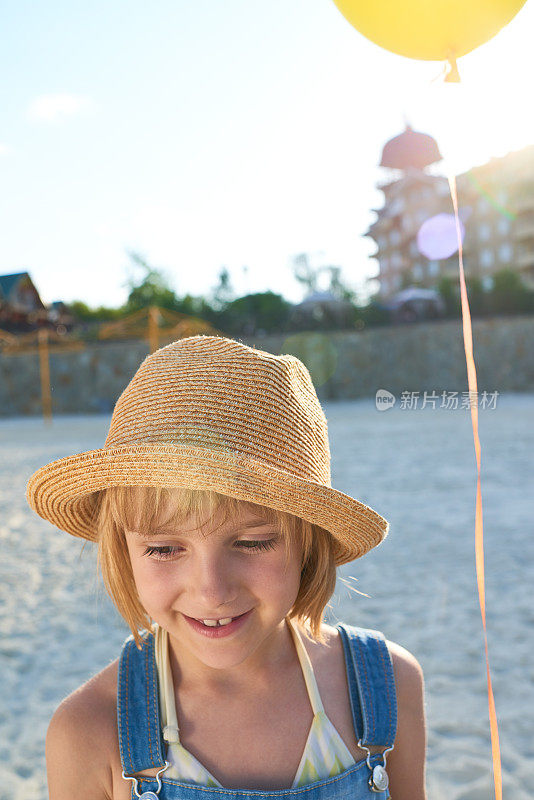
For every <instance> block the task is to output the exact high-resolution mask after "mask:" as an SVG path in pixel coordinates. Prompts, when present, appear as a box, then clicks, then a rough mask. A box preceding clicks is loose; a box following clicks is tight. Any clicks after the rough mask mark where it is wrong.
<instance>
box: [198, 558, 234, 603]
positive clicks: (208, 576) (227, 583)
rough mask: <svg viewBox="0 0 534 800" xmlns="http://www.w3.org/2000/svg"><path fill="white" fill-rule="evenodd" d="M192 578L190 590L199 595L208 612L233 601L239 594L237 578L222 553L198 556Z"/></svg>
mask: <svg viewBox="0 0 534 800" xmlns="http://www.w3.org/2000/svg"><path fill="white" fill-rule="evenodd" d="M190 579H191V583H190V590H191V591H192V593H193V594H196V595H197V597H198V604H199V605H200V606H203V607H204V608H205V611H207V612H209V611H212V612H213V611H215V610H216V609H218V608H219V606H223V605H226V604H229V603H231V602H233V600H234V599H235V597H236V595H237V592H236V587H235V580H234V578H233V576H232V575H231V573H230V570H229V568H228V565H227V564H225V563H224V559H223V558H221V556H220V555H219V556H217V554H203V555H202V556H198V557H197V559H196V560H195V566H194V568H193V569H192V571H191V575H190Z"/></svg>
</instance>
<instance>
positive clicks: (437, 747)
mask: <svg viewBox="0 0 534 800" xmlns="http://www.w3.org/2000/svg"><path fill="white" fill-rule="evenodd" d="M324 409H325V412H326V415H327V418H328V422H329V433H330V441H331V451H332V483H333V485H334V486H335V487H336V488H338V489H340V490H342V491H344V492H347V493H348V494H351V495H353V496H355V497H359V498H360V499H361V500H363V501H364V502H367V503H368V504H369V505H371V506H372V507H373V508H375V509H376V510H377V511H379V512H380V513H382V514H383V515H384V516H385V517H386V518H388V519H389V520H390V523H391V530H390V535H389V537H388V539H387V540H386V541H385V542H384V543H383V544H382V545H380V546H379V547H378V548H376V549H375V550H374V551H372V552H371V553H370V554H368V555H367V556H365V557H364V558H362V559H360V560H359V561H356V562H353V563H352V564H349V565H346V566H345V567H342V568H341V569H340V571H339V578H340V579H339V581H338V586H337V591H336V595H335V597H334V598H333V600H332V607H331V609H330V611H329V613H328V621H329V622H335V621H337V620H338V619H341V620H344V621H346V622H349V623H353V624H358V625H363V626H366V627H373V628H377V629H379V630H382V631H383V632H384V634H385V635H386V636H387V637H388V638H389V639H391V640H394V641H397V642H399V643H400V644H402V645H403V646H404V647H406V648H407V649H408V650H411V651H412V652H413V653H414V655H415V656H416V657H417V659H418V660H419V661H420V663H421V665H422V667H423V669H424V673H425V679H426V709H427V721H428V758H427V785H428V796H429V798H431V800H468V798H469V800H488V799H489V798H491V797H492V796H493V780H492V767H491V751H490V735H489V723H488V706H487V694H486V692H487V689H486V671H485V660H484V642H483V631H482V622H481V616H480V610H479V606H478V597H477V591H476V579H475V566H474V512H475V490H476V463H475V456H474V447H473V438H472V432H471V422H470V415H469V412H468V411H467V410H465V409H464V410H445V409H436V410H433V409H431V408H426V409H424V410H415V411H408V410H402V409H399V408H394V409H392V410H390V411H387V412H382V413H379V412H377V411H376V409H375V405H374V402H372V401H369V400H363V401H353V402H331V403H325V404H324ZM533 412H534V396H532V395H506V396H500V397H499V398H498V402H497V408H496V409H494V410H490V409H486V410H480V435H481V443H482V497H483V508H484V535H485V565H486V592H487V598H486V601H487V624H488V639H489V653H490V664H491V669H492V677H493V686H494V693H495V702H496V707H497V714H498V721H499V734H500V743H501V753H502V764H503V782H504V798H505V799H506V798H510V800H511V798H513V799H514V800H527V798H532V797H533V796H534V769H533V766H534V735H533V734H534V722H533V709H534V667H533V657H532V656H533V653H534V647H533V645H534V641H533V635H532V630H533V626H532V623H533V622H534V610H533V604H532V589H530V590H529V589H528V587H529V586H530V587H532V586H533V585H534V558H533V556H534V536H533V532H534V531H533V523H532V506H533V499H532V498H533V494H534V493H533V489H534V484H533V480H532V473H533V470H532V455H531V454H532V452H533V451H534V426H533V425H532V420H533V418H534V414H533ZM108 425H109V417H108V416H93V417H90V416H82V417H74V416H68V417H59V418H57V419H55V420H54V422H53V424H52V425H51V426H45V424H44V423H43V421H42V420H41V419H38V418H36V419H11V420H1V421H0V454H1V464H2V467H1V470H2V472H1V481H0V540H1V553H2V558H1V562H0V606H1V616H0V642H1V643H0V686H1V696H2V699H1V701H0V760H1V763H2V767H3V778H2V781H1V784H0V798H1V799H2V800H4V798H5V800H7V798H9V800H44V798H46V797H47V791H46V769H45V760H44V738H45V733H46V728H47V724H48V720H49V719H50V716H51V715H52V713H53V711H54V709H55V708H56V706H57V705H58V703H59V702H60V701H61V700H62V698H63V697H65V696H66V695H67V694H69V693H70V692H71V691H73V690H74V689H75V688H77V687H78V686H79V685H80V684H81V683H83V682H84V681H86V680H87V679H88V678H89V677H90V676H91V675H93V674H95V673H96V672H97V671H99V670H100V669H102V668H103V667H104V666H106V665H107V664H108V663H109V662H110V661H112V660H114V659H115V658H116V657H117V655H118V653H119V649H120V646H121V644H122V642H123V640H124V638H125V637H126V635H127V634H128V631H127V630H126V627H125V625H124V623H123V622H122V621H121V620H120V618H119V617H118V615H117V614H116V612H115V611H114V609H113V607H112V606H111V604H110V601H109V600H108V599H107V597H106V595H105V592H104V590H103V587H102V584H101V581H99V580H97V576H96V572H95V569H96V567H95V564H96V559H95V550H94V547H93V546H92V545H89V544H87V545H85V547H84V545H83V543H82V542H81V541H80V540H77V539H75V538H73V537H70V536H69V535H68V534H64V533H61V532H58V531H57V530H56V529H54V528H53V527H52V526H50V525H49V524H48V523H46V522H45V521H44V520H41V519H40V518H39V517H37V516H36V515H34V514H33V512H32V511H31V510H30V509H29V507H28V506H27V505H26V501H25V498H24V491H25V484H26V480H27V479H28V477H29V476H30V474H31V473H32V472H33V471H34V470H35V469H37V468H38V467H39V466H41V465H42V464H44V463H47V462H49V461H51V460H54V459H56V458H61V457H62V456H64V455H69V454H71V453H74V452H81V451H83V450H88V449H94V448H97V447H100V446H102V444H103V442H104V439H105V435H106V431H107V427H108ZM347 583H348V584H351V585H353V586H355V587H356V588H357V589H358V590H359V591H361V592H365V593H366V594H368V595H369V597H364V596H361V595H359V594H356V593H354V592H351V591H350V590H349V588H348V586H347Z"/></svg>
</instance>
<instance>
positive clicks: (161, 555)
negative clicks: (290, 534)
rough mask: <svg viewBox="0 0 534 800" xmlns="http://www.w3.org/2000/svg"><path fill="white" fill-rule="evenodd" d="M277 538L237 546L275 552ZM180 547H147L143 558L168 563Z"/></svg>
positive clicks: (240, 542) (244, 542)
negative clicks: (146, 557)
mask: <svg viewBox="0 0 534 800" xmlns="http://www.w3.org/2000/svg"><path fill="white" fill-rule="evenodd" d="M276 542H277V538H276V537H275V538H273V539H266V540H264V541H254V540H248V539H240V540H239V541H237V542H236V544H237V545H238V546H239V547H240V549H242V550H256V551H258V550H273V549H274V548H275V547H276ZM179 550H180V548H179V547H172V546H171V545H163V546H155V547H147V548H146V549H145V551H144V553H143V556H148V557H149V558H150V557H152V558H155V560H156V561H166V560H168V559H170V558H172V557H173V556H174V555H175V554H176V553H177V552H179Z"/></svg>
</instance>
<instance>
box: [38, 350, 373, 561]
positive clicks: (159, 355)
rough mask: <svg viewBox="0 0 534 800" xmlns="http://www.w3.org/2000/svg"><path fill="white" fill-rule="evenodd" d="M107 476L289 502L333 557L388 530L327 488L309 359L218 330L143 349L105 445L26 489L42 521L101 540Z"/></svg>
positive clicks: (352, 554)
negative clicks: (323, 534)
mask: <svg viewBox="0 0 534 800" xmlns="http://www.w3.org/2000/svg"><path fill="white" fill-rule="evenodd" d="M109 486H160V487H164V486H166V487H180V486H187V487H190V488H192V489H212V490H214V491H216V492H219V493H221V494H225V495H229V496H231V497H235V498H236V499H238V500H246V501H251V502H253V503H258V504H261V505H265V506H267V507H269V508H273V509H277V510H280V511H286V512H289V513H290V514H294V515H296V516H299V517H301V518H303V519H305V520H308V521H309V522H312V523H314V524H316V525H319V526H321V527H322V528H324V529H326V530H327V531H329V533H330V534H331V535H332V536H333V537H334V540H335V543H334V551H335V560H336V564H338V565H339V564H345V563H346V562H348V561H352V560H353V559H355V558H359V557H360V556H362V555H363V554H364V553H366V552H368V551H369V550H371V548H373V547H375V545H377V544H379V543H380V542H381V541H382V539H383V538H384V537H385V536H386V534H387V530H388V523H387V522H386V520H385V519H383V517H381V516H380V515H379V514H377V513H376V512H375V511H373V509H372V508H369V507H368V506H366V505H364V504H363V503H360V502H359V501H358V500H354V499H353V498H352V497H349V496H348V495H346V494H344V493H343V492H340V491H338V490H337V489H333V488H332V486H331V480H330V448H329V444H328V433H327V422H326V417H325V415H324V412H323V409H322V408H321V405H320V403H319V400H318V398H317V394H316V392H315V388H314V386H313V383H312V380H311V377H310V374H309V372H308V370H307V369H306V367H305V366H304V364H303V363H302V362H301V361H300V360H299V359H298V358H296V357H295V356H291V355H280V356H276V355H272V354H271V353H267V352H264V351H263V350H257V349H255V348H253V347H249V346H247V345H245V344H242V343H241V342H239V341H236V340H235V339H227V338H224V337H219V336H205V335H200V336H190V337H188V338H185V339H180V340H179V341H177V342H172V343H171V344H169V345H167V346H166V347H162V348H161V349H160V350H157V351H156V352H155V353H152V354H151V355H149V356H147V358H145V360H144V361H143V362H142V364H141V366H140V367H139V369H138V370H137V372H136V373H135V375H134V376H133V378H132V380H131V381H130V383H129V384H128V386H127V387H126V389H125V390H124V391H123V393H122V394H121V396H120V397H119V399H118V400H117V403H116V405H115V409H114V411H113V415H112V417H111V424H110V428H109V433H108V436H107V439H106V441H105V444H104V447H103V448H100V449H98V450H90V451H88V452H85V453H79V454H77V455H72V456H68V457H66V458H61V459H59V461H53V462H52V463H51V464H47V465H46V466H44V467H41V468H40V469H38V470H37V472H35V473H34V474H33V475H32V477H31V478H30V480H29V481H28V485H27V490H26V498H27V500H28V503H29V504H30V506H31V507H32V508H33V510H34V511H36V512H37V514H39V515H40V516H41V517H43V519H46V520H48V521H49V522H51V523H52V524H53V525H55V526H56V527H58V528H60V529H61V530H64V531H67V532H68V533H71V534H72V535H73V536H80V537H82V538H84V539H89V540H92V541H95V540H96V536H97V534H96V529H95V521H96V515H97V504H96V498H95V497H94V495H93V493H94V492H96V491H98V490H100V489H105V488H107V487H109Z"/></svg>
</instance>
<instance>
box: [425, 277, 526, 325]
mask: <svg viewBox="0 0 534 800" xmlns="http://www.w3.org/2000/svg"><path fill="white" fill-rule="evenodd" d="M465 284H466V289H467V299H468V301H469V309H470V312H471V315H472V316H474V317H477V316H478V317H480V316H487V315H488V314H528V313H532V312H533V311H534V291H533V290H532V289H529V288H528V287H527V286H525V284H524V282H523V280H522V278H521V275H520V274H519V273H518V272H517V271H516V270H513V269H510V268H507V269H502V270H499V271H498V272H496V273H494V275H493V286H492V288H491V289H487V290H485V289H484V288H483V284H482V281H481V279H480V278H477V277H473V278H466V281H465ZM438 291H439V293H440V294H441V296H442V298H443V300H444V302H445V306H446V316H448V317H454V318H456V317H459V316H461V313H462V307H461V299H460V279H459V277H458V278H454V279H453V278H449V277H444V278H441V280H440V281H439V283H438Z"/></svg>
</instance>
